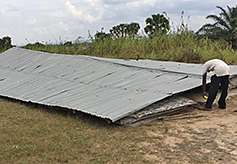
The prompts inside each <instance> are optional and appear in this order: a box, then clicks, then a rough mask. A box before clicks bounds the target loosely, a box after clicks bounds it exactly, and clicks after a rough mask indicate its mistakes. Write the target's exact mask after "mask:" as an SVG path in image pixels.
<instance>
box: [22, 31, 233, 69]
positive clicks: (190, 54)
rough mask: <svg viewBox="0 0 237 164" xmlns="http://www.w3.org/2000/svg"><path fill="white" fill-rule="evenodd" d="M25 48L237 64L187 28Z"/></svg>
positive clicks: (224, 49) (221, 47)
mask: <svg viewBox="0 0 237 164" xmlns="http://www.w3.org/2000/svg"><path fill="white" fill-rule="evenodd" d="M26 48H28V49H32V50H37V51H44V52H51V53H59V54H74V55H90V56H97V57H106V58H119V59H136V60H138V59H152V60H165V61H178V62H188V63H190V62H192V63H203V62H205V61H207V60H209V59H212V58H219V59H222V60H224V61H226V62H227V63H229V64H237V51H235V50H234V49H233V48H232V47H231V45H230V44H229V43H228V42H226V41H224V40H218V41H212V40H211V39H208V38H201V39H199V38H198V37H196V35H195V34H194V33H193V32H191V31H189V30H188V29H187V28H183V29H181V28H180V29H178V30H177V31H176V32H174V33H171V34H170V35H165V34H162V33H160V34H159V35H158V36H155V37H154V38H152V39H150V38H147V37H141V38H137V39H133V38H117V39H111V38H104V39H103V40H93V41H92V43H90V44H89V43H81V44H72V45H69V46H67V45H65V44H60V45H41V44H34V45H27V46H26Z"/></svg>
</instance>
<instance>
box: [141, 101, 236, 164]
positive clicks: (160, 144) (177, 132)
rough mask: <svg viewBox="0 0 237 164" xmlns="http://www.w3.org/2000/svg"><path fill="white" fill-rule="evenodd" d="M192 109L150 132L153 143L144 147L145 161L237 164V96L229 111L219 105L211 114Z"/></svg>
mask: <svg viewBox="0 0 237 164" xmlns="http://www.w3.org/2000/svg"><path fill="white" fill-rule="evenodd" d="M199 105H200V104H199ZM188 108H190V109H188V110H190V111H191V112H188V113H185V114H182V115H178V116H169V117H164V118H163V120H161V121H160V122H162V124H161V123H157V126H160V127H158V128H157V129H153V130H152V131H148V132H147V133H148V136H150V137H151V138H153V140H151V141H149V140H147V141H145V142H147V143H144V142H143V143H142V144H141V145H140V147H141V148H143V150H146V153H145V154H144V156H145V158H146V159H147V160H149V161H151V162H158V163H159V162H161V163H231V164H232V163H233V164H234V163H237V96H233V97H229V98H228V100H227V108H226V109H225V110H222V109H219V108H218V107H217V106H216V105H214V108H213V109H212V110H211V111H204V110H199V109H198V108H197V107H196V108H195V107H194V106H190V107H188ZM156 121H157V120H156ZM153 123H154V122H153ZM153 123H151V124H153ZM160 156H162V158H163V159H161V158H157V157H160Z"/></svg>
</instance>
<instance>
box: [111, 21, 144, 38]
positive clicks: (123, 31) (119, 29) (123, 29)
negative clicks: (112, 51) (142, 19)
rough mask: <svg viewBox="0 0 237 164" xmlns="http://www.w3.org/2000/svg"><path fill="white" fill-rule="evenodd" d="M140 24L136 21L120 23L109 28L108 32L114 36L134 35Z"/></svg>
mask: <svg viewBox="0 0 237 164" xmlns="http://www.w3.org/2000/svg"><path fill="white" fill-rule="evenodd" d="M139 29H140V25H139V24H138V23H134V22H132V23H130V24H124V23H121V24H119V25H117V26H114V27H113V28H112V29H110V34H111V35H112V36H114V37H116V38H120V37H122V38H126V37H135V35H137V33H138V30H139Z"/></svg>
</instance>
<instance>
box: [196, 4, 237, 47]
mask: <svg viewBox="0 0 237 164" xmlns="http://www.w3.org/2000/svg"><path fill="white" fill-rule="evenodd" d="M217 8H218V9H220V10H221V13H220V14H219V16H217V15H208V16H207V19H212V20H214V23H213V24H210V23H208V24H205V25H203V26H202V27H201V28H200V29H199V31H198V32H197V33H198V34H201V35H202V34H204V35H206V36H208V37H209V38H211V39H214V40H219V39H220V38H222V39H224V40H226V41H227V42H228V43H229V44H231V45H232V47H233V48H234V49H237V6H236V7H232V8H230V7H229V6H227V8H228V11H226V10H225V9H223V8H222V7H220V6H217Z"/></svg>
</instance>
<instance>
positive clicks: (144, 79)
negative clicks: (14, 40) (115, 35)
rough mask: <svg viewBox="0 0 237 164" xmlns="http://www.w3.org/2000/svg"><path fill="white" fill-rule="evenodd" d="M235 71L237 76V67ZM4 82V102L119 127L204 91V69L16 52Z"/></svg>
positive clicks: (4, 60)
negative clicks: (49, 108) (71, 113)
mask: <svg viewBox="0 0 237 164" xmlns="http://www.w3.org/2000/svg"><path fill="white" fill-rule="evenodd" d="M231 69H232V70H234V71H233V73H237V68H236V66H233V67H232V68H231ZM0 79H1V80H0V95H1V96H5V97H10V98H14V99H18V100H22V101H26V102H33V103H38V104H42V105H48V106H59V107H64V108H68V109H73V110H77V111H82V112H85V113H88V114H91V115H95V116H98V117H101V118H104V119H108V120H110V121H112V122H119V120H121V119H122V118H124V117H126V116H129V115H131V114H133V113H136V112H138V111H141V110H142V109H143V108H145V107H147V106H149V105H151V104H153V103H155V102H158V101H161V100H164V99H165V98H168V97H172V96H173V95H175V94H177V93H180V92H184V91H187V90H190V89H193V88H195V87H198V86H200V85H201V65H200V64H186V63H176V62H161V61H151V60H141V61H140V60H139V61H135V60H131V61H124V60H119V59H104V58H96V57H88V56H80V55H77V56H76V55H60V54H50V53H45V52H38V51H32V50H26V49H21V48H11V49H9V50H7V51H5V52H3V53H2V54H1V55H0ZM165 110H169V109H165ZM156 112H157V111H156Z"/></svg>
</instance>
